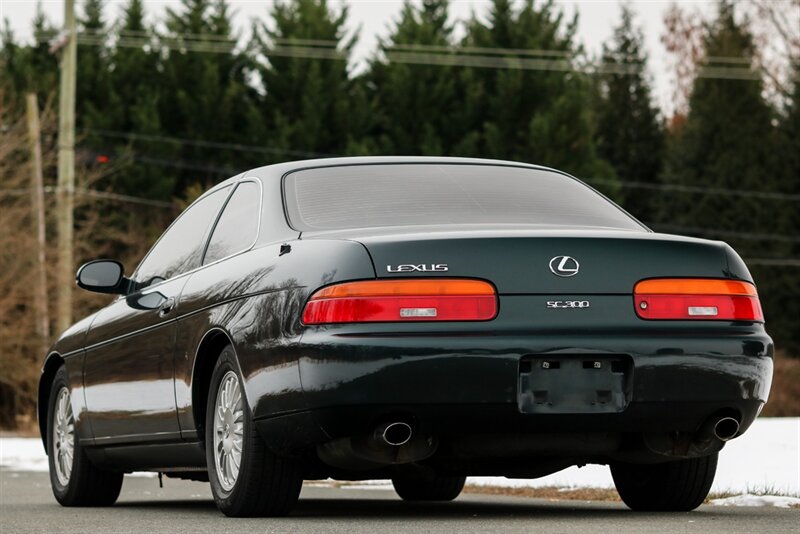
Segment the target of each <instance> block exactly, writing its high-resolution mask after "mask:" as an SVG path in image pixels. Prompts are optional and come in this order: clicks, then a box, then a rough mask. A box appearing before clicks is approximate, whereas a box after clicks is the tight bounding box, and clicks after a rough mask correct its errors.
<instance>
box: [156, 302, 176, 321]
mask: <svg viewBox="0 0 800 534" xmlns="http://www.w3.org/2000/svg"><path fill="white" fill-rule="evenodd" d="M173 308H175V299H174V298H173V297H170V298H168V299H167V300H165V301H164V303H163V304H161V306H159V307H158V316H159V317H166V316H167V315H169V314H170V312H172V310H173Z"/></svg>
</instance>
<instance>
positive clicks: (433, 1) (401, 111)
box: [368, 0, 463, 155]
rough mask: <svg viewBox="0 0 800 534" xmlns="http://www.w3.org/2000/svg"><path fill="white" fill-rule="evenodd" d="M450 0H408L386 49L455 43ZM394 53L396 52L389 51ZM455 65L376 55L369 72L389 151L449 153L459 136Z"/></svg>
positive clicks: (384, 148) (380, 132)
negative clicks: (401, 60)
mask: <svg viewBox="0 0 800 534" xmlns="http://www.w3.org/2000/svg"><path fill="white" fill-rule="evenodd" d="M448 7H449V0H423V2H422V4H421V5H420V6H419V7H417V6H416V5H415V4H412V3H411V2H409V1H406V3H405V4H403V11H402V13H401V16H400V19H399V21H398V22H397V24H396V27H395V29H394V32H393V33H392V35H391V36H390V37H389V38H388V40H387V41H386V42H384V43H383V44H382V48H383V50H384V51H386V52H388V53H389V54H391V52H392V51H393V50H399V51H401V52H402V51H408V50H412V51H414V50H415V48H414V47H417V46H423V47H424V46H436V47H443V49H447V48H448V47H451V46H452V33H453V25H452V24H451V23H450V22H449V21H448V18H449V16H448ZM390 57H391V56H390ZM454 74H455V69H454V68H452V67H447V66H438V65H432V66H431V65H414V64H406V63H393V62H391V61H390V62H389V63H384V62H382V61H380V60H376V61H374V62H373V63H372V65H371V72H370V74H369V76H368V78H369V86H370V87H371V88H372V89H373V91H372V92H373V94H374V102H375V107H376V117H377V120H376V124H375V132H374V135H376V136H377V137H378V138H379V139H380V148H379V150H380V151H381V152H382V153H386V154H409V155H448V154H450V153H452V151H453V148H454V144H455V143H457V142H458V141H459V140H460V137H461V136H462V135H463V130H461V129H459V128H458V114H459V112H460V106H459V99H458V87H457V79H456V78H455V76H454Z"/></svg>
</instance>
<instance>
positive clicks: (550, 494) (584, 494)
mask: <svg viewBox="0 0 800 534" xmlns="http://www.w3.org/2000/svg"><path fill="white" fill-rule="evenodd" d="M464 493H477V494H481V495H504V496H508V497H526V498H528V499H545V500H548V501H604V502H620V498H619V495H618V494H617V491H616V490H615V489H613V488H558V487H555V486H545V487H541V488H524V487H517V488H508V487H502V486H479V485H469V486H465V487H464Z"/></svg>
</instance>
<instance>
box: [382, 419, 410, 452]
mask: <svg viewBox="0 0 800 534" xmlns="http://www.w3.org/2000/svg"><path fill="white" fill-rule="evenodd" d="M412 434H413V431H412V430H411V425H409V424H408V423H403V422H402V421H397V422H394V423H384V424H382V425H379V426H378V428H376V429H375V437H376V439H377V440H378V441H380V442H382V443H385V444H386V445H391V446H392V447H399V446H400V445H405V444H406V443H408V442H409V441H410V440H411V435H412Z"/></svg>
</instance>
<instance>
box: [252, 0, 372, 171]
mask: <svg viewBox="0 0 800 534" xmlns="http://www.w3.org/2000/svg"><path fill="white" fill-rule="evenodd" d="M347 13H348V12H347V7H346V6H345V7H343V8H342V9H341V11H339V12H336V11H334V10H333V9H331V8H330V6H329V5H328V2H327V0H289V1H286V2H276V3H275V5H274V6H273V7H272V8H271V10H270V16H271V17H272V19H273V21H274V25H273V26H272V27H270V26H268V25H266V24H263V25H261V26H260V27H259V28H258V32H257V36H256V39H255V41H254V43H253V46H254V48H255V49H256V50H257V51H258V52H259V53H260V54H261V55H262V56H263V57H264V59H265V60H266V64H265V65H262V67H261V68H260V69H259V72H260V75H261V80H262V82H263V85H264V91H265V93H266V95H265V97H264V102H263V106H262V115H261V116H262V117H263V119H264V122H265V124H266V125H267V127H268V128H269V136H268V138H267V139H268V143H269V145H270V146H271V148H272V149H274V150H275V154H274V156H273V157H274V161H281V160H290V159H297V158H298V157H303V156H311V155H312V154H313V153H325V154H339V155H342V154H345V153H348V152H353V151H354V149H353V146H354V145H356V144H357V143H358V139H360V136H359V130H360V129H361V128H363V125H364V113H365V111H366V102H365V101H364V99H363V93H360V92H359V91H357V90H355V88H354V84H353V82H352V81H351V80H350V77H349V74H348V60H349V58H350V53H351V51H352V48H353V45H354V44H355V39H356V36H353V37H351V38H349V39H345V37H346V28H345V25H346V21H347ZM295 53H297V54H298V55H296V56H295V55H294V54H295ZM315 53H321V54H323V55H326V56H329V58H327V59H316V58H313V55H314V54H315ZM309 56H311V57H309ZM330 57H334V58H335V59H331V58H330Z"/></svg>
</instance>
